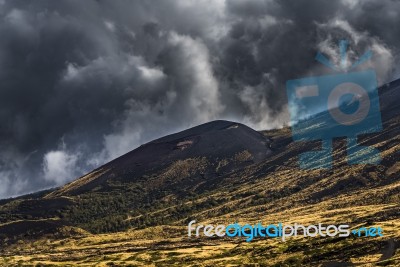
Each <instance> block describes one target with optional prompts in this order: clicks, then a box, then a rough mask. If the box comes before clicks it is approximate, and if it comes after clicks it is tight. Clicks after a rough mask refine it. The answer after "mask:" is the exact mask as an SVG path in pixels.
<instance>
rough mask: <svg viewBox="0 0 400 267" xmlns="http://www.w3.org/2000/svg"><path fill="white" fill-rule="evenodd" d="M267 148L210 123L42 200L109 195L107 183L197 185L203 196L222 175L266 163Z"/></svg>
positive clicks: (254, 136) (230, 125)
mask: <svg viewBox="0 0 400 267" xmlns="http://www.w3.org/2000/svg"><path fill="white" fill-rule="evenodd" d="M270 144H271V140H270V139H268V138H267V137H266V136H264V135H263V134H261V133H259V132H257V131H255V130H253V129H251V128H249V127H247V126H245V125H243V124H240V123H235V122H229V121H221V120H219V121H212V122H209V123H205V124H202V125H199V126H196V127H193V128H190V129H188V130H185V131H182V132H179V133H175V134H171V135H168V136H165V137H163V138H160V139H157V140H154V141H152V142H149V143H147V144H144V145H142V146H140V147H139V148H137V149H135V150H133V151H131V152H129V153H127V154H125V155H123V156H121V157H119V158H117V159H115V160H113V161H111V162H109V163H107V164H105V165H104V166H102V167H100V168H98V169H96V170H94V171H93V172H91V173H89V174H87V175H85V176H83V177H82V178H79V179H77V180H75V181H73V182H72V183H70V184H67V185H65V186H64V187H62V188H60V189H58V190H56V191H54V192H52V193H51V194H49V195H48V196H47V197H51V196H61V195H77V194H81V193H85V192H88V191H90V190H96V191H108V190H110V189H112V185H111V184H112V183H115V182H118V183H129V182H137V181H140V180H141V179H146V183H147V184H149V185H151V184H154V185H155V184H157V187H159V188H160V186H161V187H164V186H167V185H168V186H179V188H181V189H182V190H183V189H184V190H192V189H191V188H190V187H193V186H194V185H198V184H202V185H201V188H202V189H203V190H204V189H206V188H210V187H213V186H215V184H217V183H218V182H219V180H220V178H219V177H221V176H223V175H224V174H226V173H230V172H233V171H235V170H237V169H242V168H244V167H245V166H248V165H251V164H254V163H258V162H261V161H263V160H265V159H266V158H267V157H268V155H270V154H271V152H272V151H271V149H270ZM188 174H190V175H188ZM204 181H207V182H206V183H204Z"/></svg>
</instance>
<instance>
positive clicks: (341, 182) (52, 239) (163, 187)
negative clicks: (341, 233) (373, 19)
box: [0, 80, 400, 266]
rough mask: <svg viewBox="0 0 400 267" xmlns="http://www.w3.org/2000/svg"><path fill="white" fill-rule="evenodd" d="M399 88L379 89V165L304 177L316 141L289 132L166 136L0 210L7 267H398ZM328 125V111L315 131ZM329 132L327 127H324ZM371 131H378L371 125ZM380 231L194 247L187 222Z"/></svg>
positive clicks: (204, 130) (0, 248)
mask: <svg viewBox="0 0 400 267" xmlns="http://www.w3.org/2000/svg"><path fill="white" fill-rule="evenodd" d="M399 89H400V80H397V81H394V82H391V83H388V84H386V85H384V86H382V87H381V88H379V94H380V107H381V118H382V124H383V129H382V130H381V131H378V132H374V133H370V134H365V135H363V136H359V137H358V140H357V142H358V144H360V145H368V146H373V147H375V148H377V149H378V150H379V151H380V156H381V158H382V161H381V162H380V164H378V165H371V164H359V165H349V164H348V161H347V143H346V140H345V138H340V137H339V138H337V139H335V140H333V161H334V162H333V166H332V168H330V169H315V170H305V169H301V168H299V161H298V159H299V155H300V154H301V153H304V152H308V151H310V150H318V149H320V148H321V144H320V142H319V141H318V140H316V141H315V142H293V140H292V135H291V130H290V129H289V128H287V127H285V128H282V129H274V130H269V131H262V132H257V131H255V130H253V129H251V128H249V127H247V126H245V125H243V124H240V123H236V122H228V121H213V122H209V123H206V124H203V125H200V126H196V127H193V128H191V129H188V130H185V131H182V132H179V133H176V134H172V135H168V136H165V137H163V138H160V139H157V140H154V141H152V142H149V143H147V144H144V145H142V146H140V147H138V148H137V149H135V150H133V151H131V152H129V153H127V154H125V155H123V156H121V157H119V158H117V159H115V160H113V161H111V162H109V163H107V164H105V165H103V166H101V167H99V168H98V169H96V170H94V171H92V172H90V173H89V174H87V175H84V176H83V177H81V178H78V179H77V180H75V181H73V182H71V183H69V184H67V185H65V186H62V187H60V188H56V189H52V190H46V191H43V192H38V193H36V194H31V195H26V196H22V197H19V198H15V199H7V200H1V201H0V266H16V265H23V264H25V263H26V264H27V265H29V266H35V265H36V264H39V266H43V264H45V266H46V264H47V265H49V266H54V265H70V266H76V265H81V266H104V265H108V266H176V265H179V266H227V265H230V266H357V265H359V266H372V265H368V264H371V263H374V264H377V265H379V266H400V250H399V247H400V231H399V229H400V204H399V203H400V178H399V177H400V176H399V175H400V163H399V158H400V102H399V99H400V90H399ZM324 116H330V115H329V113H328V112H322V113H320V114H317V115H316V116H313V117H310V118H308V121H307V124H308V125H311V126H313V125H315V124H316V122H321V118H323V117H324ZM318 127H320V125H318ZM371 127H374V125H371ZM191 220H196V221H197V222H198V223H203V222H206V223H210V224H214V225H217V224H225V225H227V224H230V223H234V222H239V223H241V224H245V223H249V224H256V223H258V222H260V221H262V222H263V224H268V223H273V224H275V223H278V222H286V223H295V222H296V223H302V224H303V225H310V224H318V223H323V224H336V225H339V224H348V225H350V226H351V228H352V229H354V228H359V227H363V226H364V227H369V226H380V227H382V229H383V232H384V236H382V237H360V238H358V237H354V236H351V237H347V238H342V237H324V238H323V237H315V238H295V239H290V240H288V241H286V242H282V241H280V240H278V239H263V238H256V239H255V240H253V241H252V242H251V243H248V242H246V241H245V240H244V239H240V238H237V239H232V238H206V237H199V238H194V237H192V238H189V237H188V236H187V228H186V227H187V223H188V222H189V221H191Z"/></svg>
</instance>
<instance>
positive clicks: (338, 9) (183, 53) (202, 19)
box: [0, 0, 400, 197]
mask: <svg viewBox="0 0 400 267" xmlns="http://www.w3.org/2000/svg"><path fill="white" fill-rule="evenodd" d="M398 5H399V3H398V2H395V1H379V2H375V1H359V2H358V1H351V0H343V1H272V0H269V1H261V0H259V1H257V0H254V1H236V0H235V1H222V0H217V1H211V0H204V1H187V0H176V1H163V0H160V1H123V0H120V1H111V0H110V1H104V0H99V1H77V0H75V1H49V0H47V1H44V0H43V1H35V2H26V1H19V0H13V1H4V3H2V2H1V3H0V21H1V23H0V34H1V36H2V37H1V38H0V122H1V128H0V181H1V183H2V190H0V197H6V196H11V195H16V194H21V193H26V192H30V191H35V190H38V189H42V188H46V187H50V186H55V185H60V184H62V183H64V182H66V181H69V180H71V179H73V178H75V177H77V176H79V175H81V174H83V173H84V172H86V171H89V170H91V169H92V168H94V167H96V166H99V165H100V164H103V163H104V162H105V161H107V160H110V159H112V158H114V157H116V156H119V155H121V154H123V153H125V152H127V151H129V150H131V149H134V148H135V147H136V146H138V145H140V144H142V143H144V142H147V141H150V140H151V139H153V138H157V137H160V136H162V135H165V134H168V133H171V132H174V131H177V130H182V129H184V128H187V127H190V126H193V125H196V124H199V123H203V122H206V121H209V120H213V119H232V120H237V121H241V122H244V123H246V124H249V125H250V126H253V127H255V128H257V129H266V128H271V127H279V126H281V125H282V124H284V123H286V122H287V112H286V96H285V87H284V86H285V81H286V80H288V79H293V78H300V77H303V76H310V75H317V74H321V73H327V72H329V71H330V70H329V69H327V68H325V67H321V66H320V65H319V64H318V63H316V62H315V61H314V60H313V58H314V56H315V53H316V52H317V50H323V52H324V53H326V54H327V55H330V56H332V57H333V58H335V57H336V58H337V56H338V54H337V50H335V49H336V47H335V46H336V44H337V41H338V40H339V39H342V38H347V39H349V40H350V42H351V46H350V48H351V51H350V58H351V59H355V58H356V57H357V56H359V55H360V54H362V53H363V52H364V51H365V50H366V49H367V48H371V49H372V50H373V51H374V52H375V54H376V55H377V56H375V57H374V59H373V60H372V62H371V63H369V65H368V66H369V67H375V69H376V70H377V73H378V75H379V79H380V81H381V82H386V81H388V80H390V79H393V78H394V77H395V76H393V75H395V74H396V72H395V71H396V70H395V68H396V66H397V62H398V52H399V51H398V42H399V41H398V38H399V36H400V34H399V32H398V31H399V29H398V28H396V27H394V26H395V25H399V18H400V16H399V14H398V13H399V12H400V11H399V10H400V8H398Z"/></svg>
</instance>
